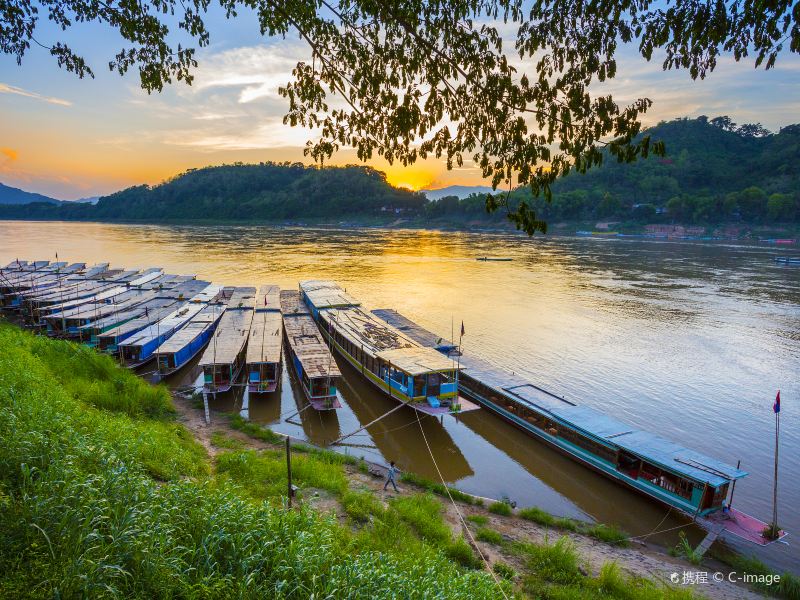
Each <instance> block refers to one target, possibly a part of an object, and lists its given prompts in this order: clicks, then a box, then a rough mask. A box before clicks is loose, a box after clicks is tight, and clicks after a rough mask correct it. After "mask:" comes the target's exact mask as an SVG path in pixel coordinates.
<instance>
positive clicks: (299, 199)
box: [0, 163, 426, 222]
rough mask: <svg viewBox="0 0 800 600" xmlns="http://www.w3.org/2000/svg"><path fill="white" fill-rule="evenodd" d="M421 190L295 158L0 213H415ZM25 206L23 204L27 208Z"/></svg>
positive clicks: (239, 216)
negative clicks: (88, 200) (76, 202)
mask: <svg viewBox="0 0 800 600" xmlns="http://www.w3.org/2000/svg"><path fill="white" fill-rule="evenodd" d="M425 202H426V200H425V196H424V195H422V194H418V193H415V192H411V191H408V190H404V189H398V188H395V187H392V186H391V185H389V184H388V183H387V182H386V176H385V175H384V174H383V173H382V172H380V171H376V170H375V169H372V168H370V167H364V166H348V167H326V168H316V167H313V166H307V165H303V164H300V163H261V164H255V165H245V164H233V165H223V166H219V167H206V168H203V169H192V170H189V171H186V172H185V173H182V174H180V175H178V176H177V177H174V178H173V179H170V180H168V181H165V182H164V183H161V184H159V185H156V186H152V187H151V186H147V185H141V186H135V187H131V188H128V189H125V190H122V191H120V192H117V193H114V194H111V195H110V196H105V197H103V198H101V199H100V200H99V201H98V203H97V205H95V206H86V205H84V206H72V205H69V206H59V207H50V206H44V205H29V206H28V207H16V210H14V211H12V210H10V209H6V210H3V209H4V208H5V207H0V217H2V216H5V215H7V216H24V215H23V214H22V213H27V216H28V217H30V218H49V219H65V220H71V219H78V220H98V221H117V220H119V221H139V220H141V221H156V222H157V221H176V220H213V221H247V220H303V219H334V218H335V219H337V220H341V219H347V218H348V217H359V216H367V215H388V214H397V213H398V211H399V212H401V213H402V212H411V213H413V212H420V211H422V210H423V209H424V204H425ZM25 209H27V210H25Z"/></svg>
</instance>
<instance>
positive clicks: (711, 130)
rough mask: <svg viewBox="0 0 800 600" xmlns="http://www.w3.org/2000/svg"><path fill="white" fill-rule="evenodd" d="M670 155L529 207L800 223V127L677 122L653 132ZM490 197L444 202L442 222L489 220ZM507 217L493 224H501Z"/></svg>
mask: <svg viewBox="0 0 800 600" xmlns="http://www.w3.org/2000/svg"><path fill="white" fill-rule="evenodd" d="M647 133H648V134H650V135H651V137H652V139H653V140H662V141H663V142H664V143H665V146H666V150H667V155H666V156H664V157H655V156H651V157H650V158H648V159H647V160H640V161H637V162H635V163H632V164H620V163H618V162H616V161H615V160H613V159H607V160H606V161H605V162H604V163H603V165H602V166H601V167H599V168H595V169H592V170H590V171H589V172H588V173H586V174H580V173H573V174H570V175H569V176H567V177H565V178H564V179H562V180H560V181H558V182H556V184H555V185H554V186H553V201H552V203H550V204H547V203H546V202H545V201H544V200H542V199H540V198H538V199H535V200H531V197H530V193H529V191H528V190H527V189H518V190H516V191H515V192H513V194H512V204H513V203H515V202H517V201H519V200H520V199H523V198H524V199H526V200H528V201H529V202H532V203H533V205H534V208H535V209H536V212H537V215H538V216H540V217H541V218H544V219H545V220H547V221H548V222H550V223H551V224H553V223H558V222H560V221H570V222H574V221H584V222H589V221H592V220H601V219H603V220H614V221H620V222H621V223H626V222H630V223H659V222H661V223H682V224H698V225H712V224H718V223H744V224H768V223H797V222H798V221H800V125H790V126H788V127H784V128H783V129H781V130H780V132H779V133H770V132H768V131H766V130H764V129H763V128H761V127H760V126H759V125H757V124H755V125H752V124H748V125H736V124H735V123H733V122H731V120H730V119H729V118H727V117H717V118H715V119H711V120H709V119H707V118H705V117H700V118H697V119H677V120H674V121H669V122H664V123H660V124H659V125H657V126H656V127H653V128H651V129H650V130H649V131H648V132H647ZM484 204H485V197H484V196H482V195H481V196H477V195H476V196H472V197H469V198H465V199H463V200H460V201H459V200H457V199H456V198H445V199H442V200H441V201H439V203H437V205H436V206H432V207H431V209H433V210H431V211H430V212H432V213H435V215H436V216H437V217H444V216H446V217H448V218H451V219H459V218H461V219H469V220H473V219H474V220H477V219H485V218H486V217H485V216H484V212H485V209H484ZM503 218H504V217H503V215H497V216H495V217H493V218H492V220H494V221H496V222H498V223H499V222H501V221H502V219H503Z"/></svg>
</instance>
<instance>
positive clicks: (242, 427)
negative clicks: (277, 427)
mask: <svg viewBox="0 0 800 600" xmlns="http://www.w3.org/2000/svg"><path fill="white" fill-rule="evenodd" d="M230 424H231V427H233V428H234V429H237V430H239V431H241V432H242V433H245V434H247V435H249V436H250V437H251V438H253V439H256V440H261V441H262V442H266V443H267V444H285V443H286V437H285V436H282V435H280V434H279V433H275V432H274V431H272V430H271V429H269V428H267V427H262V426H261V425H258V424H257V423H253V422H251V421H248V420H247V419H245V418H244V417H242V415H240V414H232V415H230Z"/></svg>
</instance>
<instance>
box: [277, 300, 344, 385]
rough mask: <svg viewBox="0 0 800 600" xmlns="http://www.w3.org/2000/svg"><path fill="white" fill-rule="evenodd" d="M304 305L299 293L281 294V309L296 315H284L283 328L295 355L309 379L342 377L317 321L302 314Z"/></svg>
mask: <svg viewBox="0 0 800 600" xmlns="http://www.w3.org/2000/svg"><path fill="white" fill-rule="evenodd" d="M301 305H304V304H303V301H302V299H301V297H300V293H299V292H294V291H289V290H282V291H281V307H283V306H286V307H287V308H289V309H290V310H293V311H295V312H293V313H292V314H288V315H287V314H286V313H284V315H283V327H284V331H285V332H286V339H287V340H288V342H289V345H290V346H291V348H292V352H293V353H294V355H295V356H296V357H297V360H299V361H300V364H301V365H302V367H303V371H304V372H305V373H306V374H307V375H308V377H309V378H312V379H313V378H315V377H341V375H342V374H341V372H340V371H339V366H338V365H337V364H336V361H335V360H334V358H333V354H331V352H330V350H329V349H328V346H326V345H325V341H324V339H323V337H322V334H321V333H320V331H319V329H318V328H317V324H316V323H315V322H314V319H312V318H311V316H310V315H309V314H307V313H306V314H302V313H299V312H298V311H300V310H302V308H301Z"/></svg>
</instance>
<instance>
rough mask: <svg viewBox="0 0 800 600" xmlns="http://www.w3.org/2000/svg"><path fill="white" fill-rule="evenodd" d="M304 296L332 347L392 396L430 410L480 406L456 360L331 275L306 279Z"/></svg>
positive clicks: (442, 411) (437, 412) (453, 410)
mask: <svg viewBox="0 0 800 600" xmlns="http://www.w3.org/2000/svg"><path fill="white" fill-rule="evenodd" d="M300 291H301V293H302V295H303V299H304V301H305V302H306V304H308V306H309V308H310V309H311V315H312V316H313V317H314V319H315V320H316V321H317V323H318V324H319V328H320V331H321V332H322V334H323V336H325V338H326V340H327V341H328V342H329V343H330V344H331V347H332V348H335V349H336V351H337V352H338V353H339V354H340V355H341V356H342V357H343V358H344V359H345V360H347V361H348V362H349V363H350V364H351V365H353V367H355V368H356V369H358V371H359V372H360V373H361V375H362V376H363V377H364V378H365V379H366V380H367V381H369V382H370V383H372V384H373V385H374V386H375V387H377V388H378V389H379V390H381V391H382V392H383V393H385V394H386V395H388V396H389V397H391V398H392V399H394V400H396V401H398V402H402V403H404V404H406V405H408V406H409V407H411V408H413V409H414V410H417V411H419V412H422V413H425V414H428V415H436V416H438V415H443V414H449V413H459V412H466V411H470V410H476V409H477V408H478V406H477V405H475V404H474V403H472V402H470V401H469V400H467V399H466V398H464V397H463V396H461V395H459V391H458V368H457V366H456V364H455V361H453V360H451V359H450V358H448V357H447V356H444V355H443V354H441V353H440V352H437V351H435V350H434V349H432V348H429V347H426V346H423V345H421V344H419V343H418V342H416V341H415V340H413V339H412V338H410V337H409V336H406V335H405V334H404V333H402V332H401V331H399V330H397V329H395V328H394V327H392V326H391V325H389V324H388V323H386V322H385V321H383V320H381V319H379V318H377V317H376V316H374V315H373V314H371V313H369V312H368V311H366V310H364V309H362V308H361V305H360V303H359V302H358V301H356V300H355V299H354V298H353V297H351V296H350V295H349V294H347V292H346V291H345V290H343V289H342V288H340V287H339V286H338V285H337V284H336V283H334V282H331V281H303V282H301V283H300Z"/></svg>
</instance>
